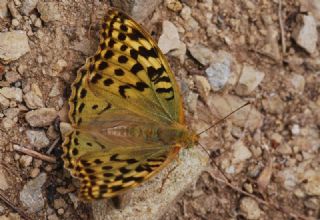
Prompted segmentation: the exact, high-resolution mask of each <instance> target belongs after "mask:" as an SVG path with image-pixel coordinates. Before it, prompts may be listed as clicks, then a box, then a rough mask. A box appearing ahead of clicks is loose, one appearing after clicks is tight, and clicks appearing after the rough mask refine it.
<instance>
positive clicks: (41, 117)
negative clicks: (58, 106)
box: [25, 108, 57, 127]
mask: <svg viewBox="0 0 320 220" xmlns="http://www.w3.org/2000/svg"><path fill="white" fill-rule="evenodd" d="M25 117H26V120H27V122H28V123H29V124H30V125H31V126H32V127H45V126H49V125H51V124H52V122H53V121H54V120H55V119H56V117H57V112H56V110H55V109H54V108H40V109H37V110H32V111H29V112H27V114H26V116H25Z"/></svg>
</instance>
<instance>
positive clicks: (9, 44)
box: [0, 31, 30, 62]
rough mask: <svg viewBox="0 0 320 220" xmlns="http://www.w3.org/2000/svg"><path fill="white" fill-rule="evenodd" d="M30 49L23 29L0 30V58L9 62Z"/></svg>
mask: <svg viewBox="0 0 320 220" xmlns="http://www.w3.org/2000/svg"><path fill="white" fill-rule="evenodd" d="M29 51H30V47H29V43H28V36H27V34H26V32H25V31H10V32H0V59H2V60H4V61H5V62H10V61H13V60H17V59H19V58H20V57H21V56H22V55H24V54H26V53H28V52H29Z"/></svg>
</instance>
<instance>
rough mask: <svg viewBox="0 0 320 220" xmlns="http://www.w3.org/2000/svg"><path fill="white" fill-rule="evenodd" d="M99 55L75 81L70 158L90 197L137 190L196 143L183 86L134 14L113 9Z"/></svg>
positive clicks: (84, 194) (67, 143) (66, 159)
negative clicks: (188, 123) (187, 117)
mask: <svg viewBox="0 0 320 220" xmlns="http://www.w3.org/2000/svg"><path fill="white" fill-rule="evenodd" d="M101 27H102V29H101V33H100V44H99V48H98V50H97V52H96V54H95V55H94V56H92V57H90V58H89V59H87V61H86V64H85V65H84V67H82V68H81V69H80V70H79V71H78V74H77V77H76V79H75V81H74V82H73V84H72V87H71V88H72V93H71V96H70V98H69V106H70V111H69V119H70V121H71V124H72V127H73V130H72V131H71V132H70V133H69V134H68V135H67V136H66V137H65V141H64V144H63V150H64V155H63V160H64V163H65V167H66V168H67V169H69V170H70V172H71V174H72V175H73V176H75V177H77V178H78V179H80V182H81V187H80V195H81V197H82V198H84V199H86V200H92V199H100V198H109V197H112V196H115V195H118V194H119V193H121V192H123V191H125V190H127V189H129V188H132V187H135V186H137V185H139V184H140V183H142V182H143V181H145V180H147V179H149V178H150V177H151V176H153V175H154V174H156V173H157V172H159V171H160V170H161V169H162V168H163V167H165V166H166V165H167V164H168V163H169V162H170V161H172V160H173V159H174V158H176V156H177V153H178V152H179V149H181V148H185V147H190V146H193V145H194V144H196V143H197V140H198V136H197V135H196V134H195V133H194V132H192V131H190V130H189V129H187V127H186V125H185V121H184V112H183V105H182V100H181V95H180V92H179V88H178V86H177V83H176V81H175V78H174V75H173V73H172V72H171V70H170V68H169V65H168V62H167V61H166V59H165V57H164V55H163V54H162V53H161V51H160V49H159V48H158V47H157V45H156V43H155V42H154V41H153V39H152V38H151V36H150V35H149V34H148V33H147V32H146V31H144V30H143V28H142V27H141V26H140V25H139V24H137V23H136V22H135V21H134V20H133V19H131V18H130V17H129V16H127V15H125V14H124V13H122V12H119V11H117V10H114V9H113V10H110V11H109V12H108V15H107V16H106V17H105V19H104V21H103V22H102V25H101Z"/></svg>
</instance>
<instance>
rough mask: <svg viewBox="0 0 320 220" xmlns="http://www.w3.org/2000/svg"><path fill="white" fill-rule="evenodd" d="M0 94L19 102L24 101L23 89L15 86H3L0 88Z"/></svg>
mask: <svg viewBox="0 0 320 220" xmlns="http://www.w3.org/2000/svg"><path fill="white" fill-rule="evenodd" d="M0 94H1V95H3V96H4V97H6V98H7V99H11V100H14V101H17V102H22V90H21V89H20V88H15V87H3V88H1V89H0Z"/></svg>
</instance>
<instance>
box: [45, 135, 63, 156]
mask: <svg viewBox="0 0 320 220" xmlns="http://www.w3.org/2000/svg"><path fill="white" fill-rule="evenodd" d="M59 141H60V137H58V138H57V139H56V140H55V141H54V142H53V143H52V144H51V146H50V147H49V149H48V150H47V152H46V153H47V154H51V152H52V150H53V148H55V146H56V145H57V144H58V143H59Z"/></svg>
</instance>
